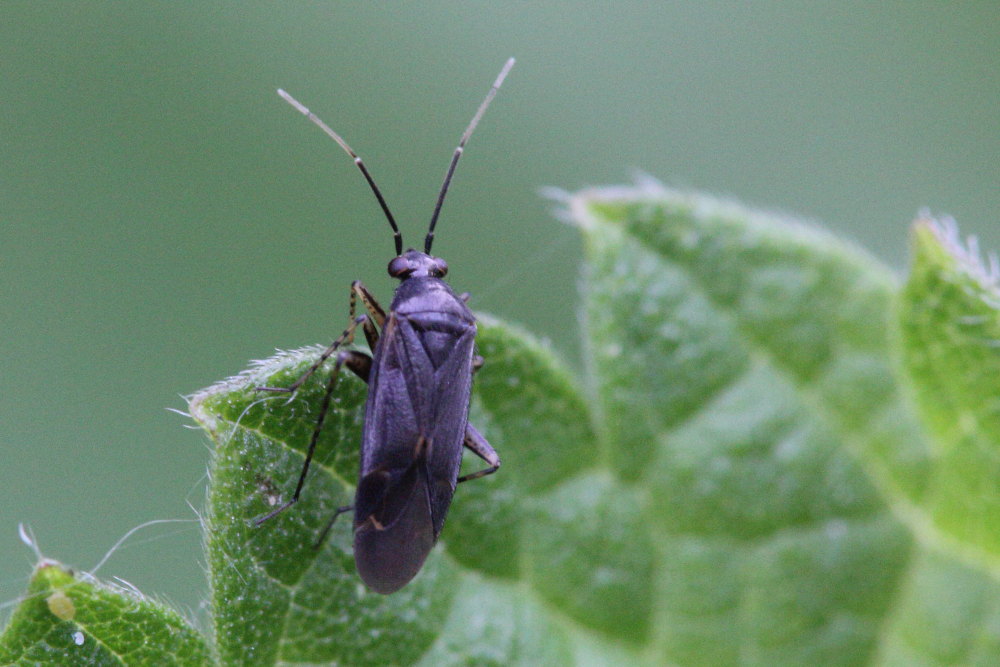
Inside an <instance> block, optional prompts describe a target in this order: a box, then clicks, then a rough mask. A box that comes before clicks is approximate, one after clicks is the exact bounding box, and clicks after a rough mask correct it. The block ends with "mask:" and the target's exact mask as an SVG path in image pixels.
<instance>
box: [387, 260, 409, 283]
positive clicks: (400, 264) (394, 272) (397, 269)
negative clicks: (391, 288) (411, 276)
mask: <svg viewBox="0 0 1000 667" xmlns="http://www.w3.org/2000/svg"><path fill="white" fill-rule="evenodd" d="M412 271H413V269H411V268H410V263H409V262H407V261H406V259H405V258H403V257H396V258H394V259H393V260H392V261H391V262H389V275H390V276H392V277H393V278H404V277H405V276H406V275H407V274H408V273H411V272H412Z"/></svg>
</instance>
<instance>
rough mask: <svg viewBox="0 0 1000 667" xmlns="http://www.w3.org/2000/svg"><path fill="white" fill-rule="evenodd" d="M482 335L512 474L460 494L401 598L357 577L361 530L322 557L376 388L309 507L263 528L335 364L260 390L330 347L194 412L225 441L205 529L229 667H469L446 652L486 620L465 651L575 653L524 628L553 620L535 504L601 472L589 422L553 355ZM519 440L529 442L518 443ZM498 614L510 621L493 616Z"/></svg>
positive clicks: (334, 413)
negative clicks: (527, 538)
mask: <svg viewBox="0 0 1000 667" xmlns="http://www.w3.org/2000/svg"><path fill="white" fill-rule="evenodd" d="M477 340H478V346H479V350H480V352H481V353H482V354H483V355H484V356H486V357H487V358H488V359H489V363H488V364H487V367H486V368H484V369H483V370H482V371H481V372H480V373H479V374H477V378H476V386H477V391H476V397H475V401H474V405H473V409H472V419H473V422H474V423H476V424H478V426H479V428H480V429H482V430H483V431H484V432H486V433H489V437H490V439H491V441H492V443H493V444H494V445H495V446H496V447H498V448H499V449H501V451H502V452H503V454H502V455H503V460H504V465H505V467H504V468H503V474H498V475H493V476H491V477H488V478H485V479H483V480H478V481H477V482H474V483H470V484H463V485H462V487H461V488H460V489H459V492H458V493H457V495H456V500H455V502H454V504H453V506H452V509H451V512H450V515H449V521H448V524H447V526H446V528H445V531H444V534H443V539H442V542H443V544H442V545H441V546H440V547H439V548H438V549H437V550H436V551H435V552H434V553H432V555H431V557H430V558H429V559H428V562H427V564H426V565H425V566H424V568H423V570H422V572H421V574H420V575H419V576H418V577H417V579H416V580H414V581H413V582H412V583H411V584H409V585H408V586H406V587H405V588H404V589H403V590H402V591H400V592H398V593H395V594H393V595H391V596H387V597H384V596H381V595H377V594H374V593H371V592H369V591H367V589H365V587H364V586H363V585H362V584H361V582H360V580H359V579H358V577H357V575H356V574H355V569H354V562H353V557H352V554H351V535H350V523H351V522H350V521H349V520H342V521H339V522H337V523H335V525H334V528H333V530H332V531H331V533H330V535H329V537H328V539H327V540H326V541H325V542H324V543H323V545H322V547H321V548H320V549H314V548H313V544H314V542H315V540H316V538H317V536H318V535H319V534H320V532H321V530H322V528H323V527H324V526H325V525H326V523H327V522H328V521H329V519H330V517H331V516H332V513H333V511H334V509H335V508H336V507H338V506H342V505H347V504H350V503H351V501H352V498H353V490H354V484H355V479H356V476H357V468H358V458H357V456H358V443H359V442H360V439H361V432H360V429H361V422H362V416H363V401H364V396H365V391H364V386H363V384H362V383H361V382H360V381H359V380H357V379H356V378H353V377H349V374H347V373H344V374H343V375H342V376H341V379H340V382H339V383H338V389H337V394H336V398H335V401H334V403H333V407H332V409H331V410H330V412H329V414H328V415H327V419H326V424H325V426H324V429H323V433H322V437H321V438H320V441H319V443H318V445H317V450H316V454H315V459H314V461H313V467H312V469H311V472H310V476H309V479H308V481H307V484H306V489H305V492H304V494H303V496H302V500H301V501H300V502H299V503H298V504H296V505H295V506H294V507H292V508H291V509H289V510H288V511H286V512H284V513H283V514H281V515H279V516H278V517H276V518H275V519H273V520H271V521H269V522H267V523H265V524H264V525H262V526H260V527H255V526H254V525H253V519H254V518H255V517H260V516H262V515H264V514H266V513H267V512H268V510H269V509H272V508H273V507H274V506H275V505H276V504H277V503H278V502H279V500H283V499H284V498H287V497H288V494H289V493H290V492H291V490H292V489H294V486H295V483H296V481H297V479H298V475H299V471H300V469H301V466H302V461H303V457H304V454H305V449H306V446H307V444H308V441H309V436H310V434H311V432H312V429H313V426H314V424H315V419H316V411H317V409H318V406H319V402H320V400H321V398H322V394H323V392H324V390H325V383H326V378H327V377H328V375H329V371H330V370H331V368H329V367H328V368H325V369H323V370H322V371H321V372H320V373H317V374H316V375H314V376H313V377H312V378H311V379H310V380H309V381H308V382H307V383H306V384H305V385H303V386H302V387H301V388H300V389H299V391H298V392H297V394H296V396H295V398H294V399H293V400H292V401H291V402H289V401H288V399H287V397H286V396H284V395H279V396H274V395H267V394H262V393H260V392H256V391H254V387H256V386H260V385H272V386H282V385H284V386H287V385H288V384H290V383H291V382H292V381H293V380H294V379H295V378H297V377H298V376H299V375H300V374H301V373H302V372H303V371H304V370H305V369H306V368H307V367H308V366H309V365H310V364H311V363H312V362H313V361H314V360H315V359H316V358H317V357H318V356H319V353H320V351H321V348H307V349H304V350H299V351H296V352H290V353H284V354H281V355H279V356H277V357H275V358H274V359H271V360H269V361H267V362H263V363H262V364H260V365H258V366H257V367H256V368H254V369H251V370H250V371H248V372H246V373H244V374H243V375H241V376H239V377H236V378H233V379H231V380H229V381H227V382H224V383H221V384H219V385H216V386H215V387H212V388H210V389H208V390H206V391H204V392H202V393H200V394H198V395H196V396H195V397H193V398H192V400H191V411H192V414H193V415H194V416H195V418H196V419H197V420H198V421H199V422H200V423H201V424H202V425H203V426H205V428H206V429H207V430H208V431H209V433H210V435H211V437H212V438H213V440H214V441H215V443H216V449H215V457H214V460H213V463H212V468H211V476H212V484H211V489H210V494H209V508H208V513H207V517H206V526H207V529H208V542H207V544H208V552H209V569H210V578H211V581H212V604H213V608H214V610H215V612H214V616H215V619H216V622H215V631H216V643H217V646H218V650H219V653H220V655H221V656H222V658H223V661H224V663H225V664H246V663H253V664H259V665H264V664H275V663H277V662H290V661H307V662H320V661H340V662H342V663H344V664H408V663H412V662H413V661H414V660H416V659H417V658H418V657H419V656H420V655H422V654H424V653H427V652H428V651H431V653H429V655H434V656H437V657H436V658H434V659H433V660H431V661H430V662H429V663H428V664H451V663H452V662H454V661H456V660H457V661H459V662H462V663H463V664H464V657H462V658H457V657H455V656H453V655H452V654H451V652H450V649H449V648H448V647H449V646H451V645H462V646H464V643H465V641H466V638H467V637H468V635H469V633H470V632H474V631H475V630H474V629H475V627H477V626H475V624H471V623H472V620H471V619H474V618H478V619H479V626H478V627H479V628H480V629H481V630H482V632H483V633H484V635H483V636H480V637H478V639H477V645H478V648H477V649H471V647H466V648H467V649H468V650H474V651H479V652H481V654H482V655H484V656H485V655H499V656H503V659H502V663H503V664H513V663H512V661H513V660H514V657H515V656H517V655H518V654H519V652H521V651H523V660H524V661H526V662H528V663H531V662H532V661H533V660H534V659H535V657H536V656H537V655H539V651H541V653H542V654H552V655H563V654H564V651H563V650H562V649H558V646H556V645H559V646H562V647H563V649H565V650H568V648H567V647H568V646H569V643H568V641H567V640H566V639H565V637H564V636H563V634H562V633H563V631H562V630H561V629H559V628H558V626H554V632H553V633H543V634H539V635H538V636H537V637H535V638H534V639H531V638H530V637H529V636H528V634H526V633H525V632H524V630H525V629H526V627H527V626H526V625H525V622H524V620H525V618H528V617H529V616H530V615H535V616H538V615H541V617H542V618H544V617H545V616H546V615H547V614H546V612H545V611H544V609H543V607H541V606H540V604H539V603H538V602H537V601H534V600H531V599H530V598H529V599H524V596H523V595H521V591H522V590H524V589H523V587H524V582H523V577H524V576H525V572H524V571H523V567H524V565H523V561H524V556H523V555H520V554H519V551H520V549H521V547H522V546H523V535H522V527H523V522H524V521H525V517H526V515H527V513H528V512H529V511H530V510H529V508H528V506H527V505H526V501H527V500H529V499H530V496H531V495H532V494H543V493H544V492H545V491H546V490H547V489H548V488H550V487H551V486H552V485H553V484H554V483H555V481H557V480H559V479H563V478H564V477H566V476H568V475H570V474H572V473H574V472H575V471H578V470H581V469H582V468H584V467H587V466H592V465H594V462H595V458H596V454H597V448H596V447H595V446H594V435H593V430H592V428H591V427H590V423H589V419H590V417H589V414H588V412H587V409H586V406H585V403H584V401H583V399H582V398H581V397H580V395H579V394H578V393H577V391H576V390H575V389H574V385H573V383H572V382H571V380H570V378H569V376H568V374H567V373H566V372H565V371H564V370H563V369H562V368H561V366H559V364H558V362H556V360H555V359H554V358H553V357H552V355H551V354H550V353H549V352H548V351H547V350H546V349H544V348H543V347H542V346H540V345H538V344H537V343H535V342H533V341H531V340H530V339H529V338H527V337H524V336H523V335H520V334H518V333H517V332H516V331H515V330H513V329H510V328H507V327H503V326H501V325H499V324H497V323H494V322H492V321H490V320H489V319H487V318H484V319H483V321H482V322H481V323H480V333H479V337H478V339H477ZM320 376H322V377H320ZM566 436H570V437H572V438H574V440H575V442H576V444H577V445H578V446H579V447H580V451H579V453H578V455H576V456H570V457H565V456H561V454H564V453H565V452H566V451H567V450H566V448H565V442H566V441H565V440H564V439H563V438H565V437H566ZM508 442H510V443H521V442H528V443H530V446H528V447H515V446H513V445H512V446H511V447H510V448H507V446H506V445H507V443H508ZM477 463H478V465H480V466H481V462H477ZM484 597H486V598H489V599H490V600H491V602H490V603H489V604H487V603H485V602H483V598H484ZM490 607H495V610H496V613H497V614H499V615H500V617H499V618H486V617H484V616H483V614H484V612H487V611H488V608H490ZM456 613H458V614H459V616H458V617H457V618H456V617H455V614H456ZM512 615H513V616H514V617H517V620H515V619H513V618H511V616H512ZM453 618H455V620H452V619H453ZM512 623H513V624H514V625H515V626H516V627H517V628H520V629H519V630H516V631H515V629H514V628H513V627H511V624H512ZM559 637H563V638H562V639H561V640H559V639H558V638H559ZM553 641H555V642H556V645H553V644H552V642H553ZM553 646H556V648H553ZM553 651H555V653H553ZM462 655H468V651H466V652H465V653H463V654H462ZM449 656H450V657H449ZM428 659H429V660H430V658H428ZM514 662H516V661H514Z"/></svg>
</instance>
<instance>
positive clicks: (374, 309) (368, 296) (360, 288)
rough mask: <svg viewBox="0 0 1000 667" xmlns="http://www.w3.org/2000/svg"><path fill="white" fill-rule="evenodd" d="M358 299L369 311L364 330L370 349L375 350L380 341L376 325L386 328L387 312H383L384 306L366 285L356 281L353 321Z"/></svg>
mask: <svg viewBox="0 0 1000 667" xmlns="http://www.w3.org/2000/svg"><path fill="white" fill-rule="evenodd" d="M358 298H360V299H361V303H362V304H363V305H364V307H365V310H367V311H368V317H369V320H368V321H367V322H365V323H364V327H363V328H364V332H365V340H367V341H368V347H370V348H371V349H372V350H374V349H375V345H376V344H377V343H378V339H379V334H378V330H377V329H376V328H375V325H376V324H377V325H378V326H379V327H383V326H385V311H384V310H382V306H381V305H380V304H379V302H378V300H377V299H376V298H375V295H374V294H372V293H371V292H369V291H368V288H367V287H365V284H364V283H363V282H361V281H360V280H355V281H354V282H353V283H351V319H354V313H355V312H356V309H357V299H358ZM371 320H375V323H374V324H372V322H371Z"/></svg>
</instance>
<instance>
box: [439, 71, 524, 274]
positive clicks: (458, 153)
mask: <svg viewBox="0 0 1000 667" xmlns="http://www.w3.org/2000/svg"><path fill="white" fill-rule="evenodd" d="M513 66H514V59H513V58H510V59H509V60H508V61H507V62H506V63H504V66H503V69H501V70H500V74H498V75H497V79H496V81H494V82H493V86H492V87H491V88H490V92H488V93H486V99H485V100H483V103H482V104H480V105H479V109H478V110H477V111H476V115H475V116H473V117H472V121H471V122H470V123H469V127H467V128H465V133H464V134H463V135H462V140H461V141H459V142H458V148H456V149H455V154H454V155H452V156H451V164H449V165H448V171H447V172H445V175H444V184H443V185H442V186H441V192H439V193H438V198H437V203H436V204H435V205H434V213H433V215H431V224H430V226H429V227H428V228H427V238H425V239H424V252H425V253H427V254H428V255H429V254H430V252H431V244H432V243H433V242H434V226H435V225H437V220H438V216H439V215H440V214H441V205H442V204H444V196H445V195H446V194H447V193H448V186H449V185H451V177H452V176H453V175H454V174H455V165H457V164H458V158H460V157H462V151H464V150H465V144H466V142H467V141H469V137H471V136H472V131H473V130H475V129H476V125H478V124H479V119H480V118H482V117H483V114H484V113H486V107H488V106H489V105H490V102H492V101H493V98H494V97H496V94H497V91H498V90H500V85H501V84H502V83H503V80H504V79H506V78H507V73H508V72H510V68H511V67H513Z"/></svg>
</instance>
